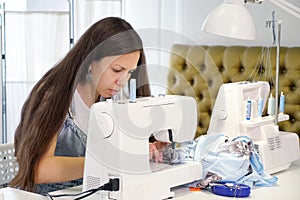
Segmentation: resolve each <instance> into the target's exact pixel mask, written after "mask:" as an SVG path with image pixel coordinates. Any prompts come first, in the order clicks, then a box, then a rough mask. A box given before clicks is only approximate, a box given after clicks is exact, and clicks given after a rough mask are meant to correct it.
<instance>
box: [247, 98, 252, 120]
mask: <svg viewBox="0 0 300 200" xmlns="http://www.w3.org/2000/svg"><path fill="white" fill-rule="evenodd" d="M251 107H252V101H251V100H250V98H249V97H248V99H247V101H246V120H250V119H251V111H252V110H251V109H252V108H251Z"/></svg>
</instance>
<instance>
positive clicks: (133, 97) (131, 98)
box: [129, 79, 136, 103]
mask: <svg viewBox="0 0 300 200" xmlns="http://www.w3.org/2000/svg"><path fill="white" fill-rule="evenodd" d="M129 102H131V103H134V102H136V79H130V92H129Z"/></svg>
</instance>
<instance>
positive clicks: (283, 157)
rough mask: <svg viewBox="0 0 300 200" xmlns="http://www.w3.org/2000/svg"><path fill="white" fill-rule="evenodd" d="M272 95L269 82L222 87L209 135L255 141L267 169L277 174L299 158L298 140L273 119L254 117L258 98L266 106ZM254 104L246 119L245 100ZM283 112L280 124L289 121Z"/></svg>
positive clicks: (237, 83)
mask: <svg viewBox="0 0 300 200" xmlns="http://www.w3.org/2000/svg"><path fill="white" fill-rule="evenodd" d="M269 93H270V86H269V83H268V82H264V81H259V82H235V83H227V84H223V85H222V86H221V87H220V89H219V92H218V96H217V99H216V102H215V106H214V109H213V113H212V118H211V121H210V125H209V129H208V134H217V133H220V132H223V133H225V134H226V135H228V136H229V137H234V136H238V135H246V136H249V137H250V138H252V139H253V141H254V144H255V147H256V149H257V151H258V153H259V154H260V155H261V158H262V162H263V165H264V168H265V170H266V171H267V172H268V173H271V174H273V173H275V172H279V171H282V170H285V169H287V168H288V167H289V165H290V164H291V162H293V161H295V160H297V159H298V158H299V138H298V136H297V134H295V133H290V132H282V131H279V128H278V125H275V124H274V116H263V117H258V116H257V115H255V112H256V108H257V102H258V99H259V98H260V96H261V98H262V99H263V108H265V106H266V102H267V101H268V97H269ZM248 98H249V99H250V100H251V101H252V102H254V103H253V104H252V110H251V112H252V114H254V115H253V117H252V118H251V119H250V120H247V119H246V114H247V113H246V109H247V108H246V103H245V102H246V101H247V100H249V99H248ZM288 119H289V116H288V115H286V114H283V113H280V114H279V115H278V121H279V122H280V121H283V120H288Z"/></svg>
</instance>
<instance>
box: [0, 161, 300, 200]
mask: <svg viewBox="0 0 300 200" xmlns="http://www.w3.org/2000/svg"><path fill="white" fill-rule="evenodd" d="M275 176H277V177H278V183H277V185H276V186H274V187H257V188H254V189H251V194H250V196H249V197H247V198H240V199H255V200H263V199H272V200H283V199H286V200H299V199H300V159H299V160H297V161H295V162H293V163H292V165H291V166H290V168H289V169H288V170H285V171H283V172H280V173H277V174H275ZM80 191H81V187H75V188H70V189H66V190H63V191H57V192H54V194H62V193H79V192H80ZM174 191H175V197H174V198H173V199H175V200H187V199H188V200H199V199H205V200H218V199H220V200H222V199H223V200H224V199H227V200H228V199H233V198H232V197H223V196H219V195H215V194H212V193H210V192H209V191H206V190H201V191H199V192H190V191H189V189H188V188H182V187H178V188H175V189H174ZM47 199H48V198H47V197H44V196H40V195H37V194H34V193H29V192H25V191H21V190H16V189H13V188H2V189H0V200H47ZM71 199H74V198H70V197H64V198H57V200H71Z"/></svg>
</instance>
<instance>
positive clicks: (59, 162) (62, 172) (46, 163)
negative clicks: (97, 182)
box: [35, 134, 85, 184]
mask: <svg viewBox="0 0 300 200" xmlns="http://www.w3.org/2000/svg"><path fill="white" fill-rule="evenodd" d="M56 141H57V134H56V136H55V137H54V138H53V139H52V141H51V144H50V147H49V149H48V151H47V152H46V154H45V155H44V156H43V157H42V159H41V160H40V162H39V163H38V166H37V169H36V177H35V182H36V183H37V184H40V183H58V182H65V181H70V180H74V179H78V178H82V177H83V168H84V159H85V158H84V157H62V156H54V152H55V147H56Z"/></svg>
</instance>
